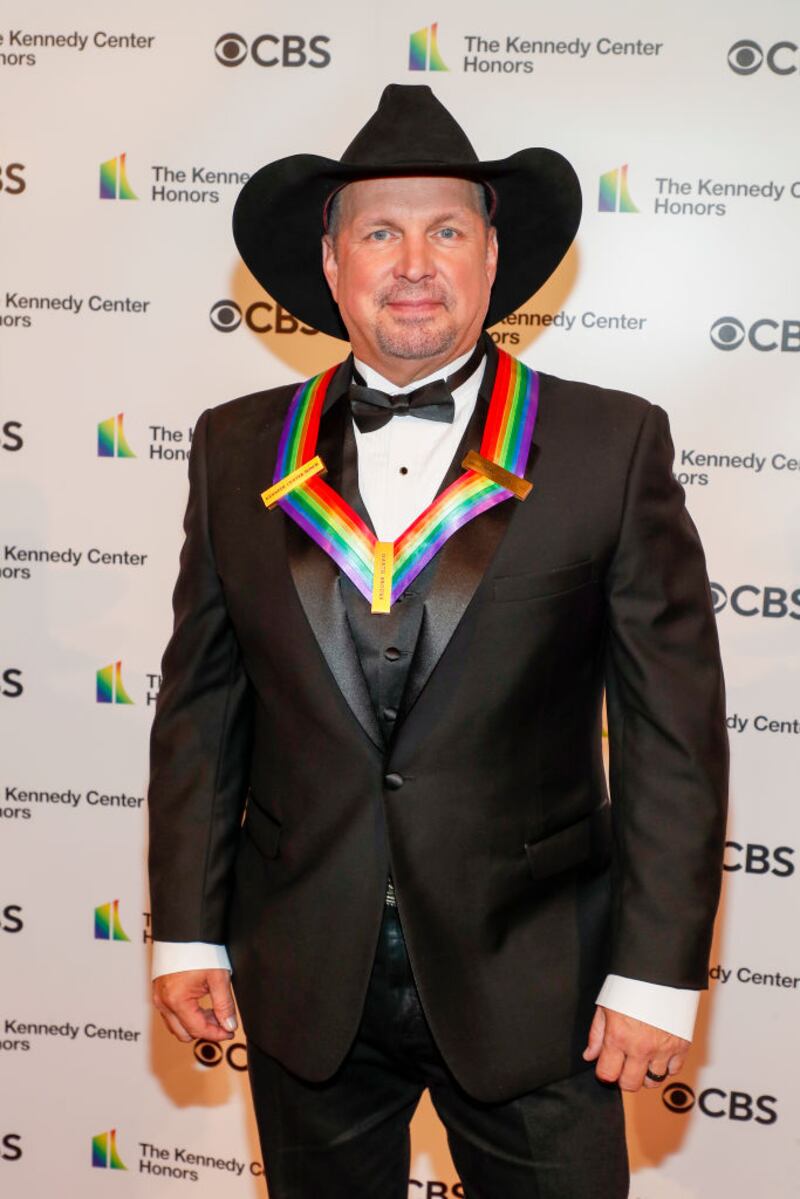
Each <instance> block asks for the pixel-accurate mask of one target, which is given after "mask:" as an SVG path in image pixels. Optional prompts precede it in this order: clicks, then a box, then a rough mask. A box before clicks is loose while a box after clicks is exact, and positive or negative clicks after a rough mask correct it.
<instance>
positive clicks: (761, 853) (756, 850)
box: [722, 841, 795, 878]
mask: <svg viewBox="0 0 800 1199" xmlns="http://www.w3.org/2000/svg"><path fill="white" fill-rule="evenodd" d="M725 852H726V854H728V855H729V858H730V860H728V861H725V862H723V863H722V868H723V870H729V871H734V870H743V871H744V872H745V874H774V875H776V877H777V878H788V876H789V875H790V874H794V862H792V861H791V858H792V857H793V856H794V853H795V851H794V849H792V847H791V846H790V845H778V846H776V848H775V849H772V850H771V849H768V847H767V846H766V845H756V844H750V843H748V844H747V845H740V844H739V842H738V841H726V842H725Z"/></svg>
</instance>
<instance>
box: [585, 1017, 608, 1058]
mask: <svg viewBox="0 0 800 1199" xmlns="http://www.w3.org/2000/svg"><path fill="white" fill-rule="evenodd" d="M605 1030H606V1014H605V1012H604V1011H603V1009H602V1008H601V1007H598V1008H595V1011H594V1019H593V1020H592V1026H591V1028H590V1029H589V1040H588V1042H587V1045H586V1048H585V1049H584V1051H583V1057H584V1060H585V1061H587V1062H593V1061H594V1060H595V1058H597V1057H599V1055H600V1050H601V1049H602V1048H603V1036H604V1035H605Z"/></svg>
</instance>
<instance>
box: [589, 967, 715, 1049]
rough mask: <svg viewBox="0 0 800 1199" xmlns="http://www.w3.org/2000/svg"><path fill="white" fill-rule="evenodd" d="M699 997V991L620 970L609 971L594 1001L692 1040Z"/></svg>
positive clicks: (674, 1034) (676, 1035)
mask: <svg viewBox="0 0 800 1199" xmlns="http://www.w3.org/2000/svg"><path fill="white" fill-rule="evenodd" d="M699 1001H700V992H699V991H689V990H685V989H684V988H683V987H665V986H662V985H661V984H660V983H646V982H642V981H641V980H640V979H636V978H623V977H622V976H621V975H619V974H609V975H608V977H607V978H606V981H605V982H604V983H603V986H602V987H601V989H600V994H599V995H598V996H597V1003H599V1004H602V1006H603V1007H607V1008H611V1010H612V1011H614V1012H621V1013H622V1015H623V1016H633V1018H634V1019H635V1020H644V1022H645V1023H646V1024H652V1025H654V1026H655V1027H656V1028H661V1029H663V1030H664V1032H669V1033H672V1035H673V1036H674V1037H683V1039H684V1040H685V1041H691V1039H692V1036H693V1034H694V1022H695V1019H696V1017H697V1005H698V1003H699Z"/></svg>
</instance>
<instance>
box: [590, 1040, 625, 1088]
mask: <svg viewBox="0 0 800 1199" xmlns="http://www.w3.org/2000/svg"><path fill="white" fill-rule="evenodd" d="M624 1065H625V1054H624V1053H623V1052H622V1050H621V1049H612V1048H611V1047H610V1046H609V1045H604V1046H603V1049H602V1052H601V1054H600V1057H599V1058H598V1059H597V1065H596V1066H595V1071H594V1072H595V1074H596V1075H597V1077H598V1078H599V1079H600V1081H601V1082H616V1081H617V1079H618V1078H619V1076H620V1074H621V1073H622V1068H623V1066H624Z"/></svg>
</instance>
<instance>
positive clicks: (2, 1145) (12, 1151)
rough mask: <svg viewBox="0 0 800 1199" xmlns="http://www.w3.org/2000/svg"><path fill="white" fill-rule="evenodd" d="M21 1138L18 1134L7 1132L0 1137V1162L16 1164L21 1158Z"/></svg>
mask: <svg viewBox="0 0 800 1199" xmlns="http://www.w3.org/2000/svg"><path fill="white" fill-rule="evenodd" d="M21 1140H22V1137H21V1136H20V1134H19V1133H18V1132H7V1133H6V1134H5V1135H4V1136H1V1137H0V1162H18V1161H19V1159H20V1158H21V1157H22V1145H21V1144H20V1141H21Z"/></svg>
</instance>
